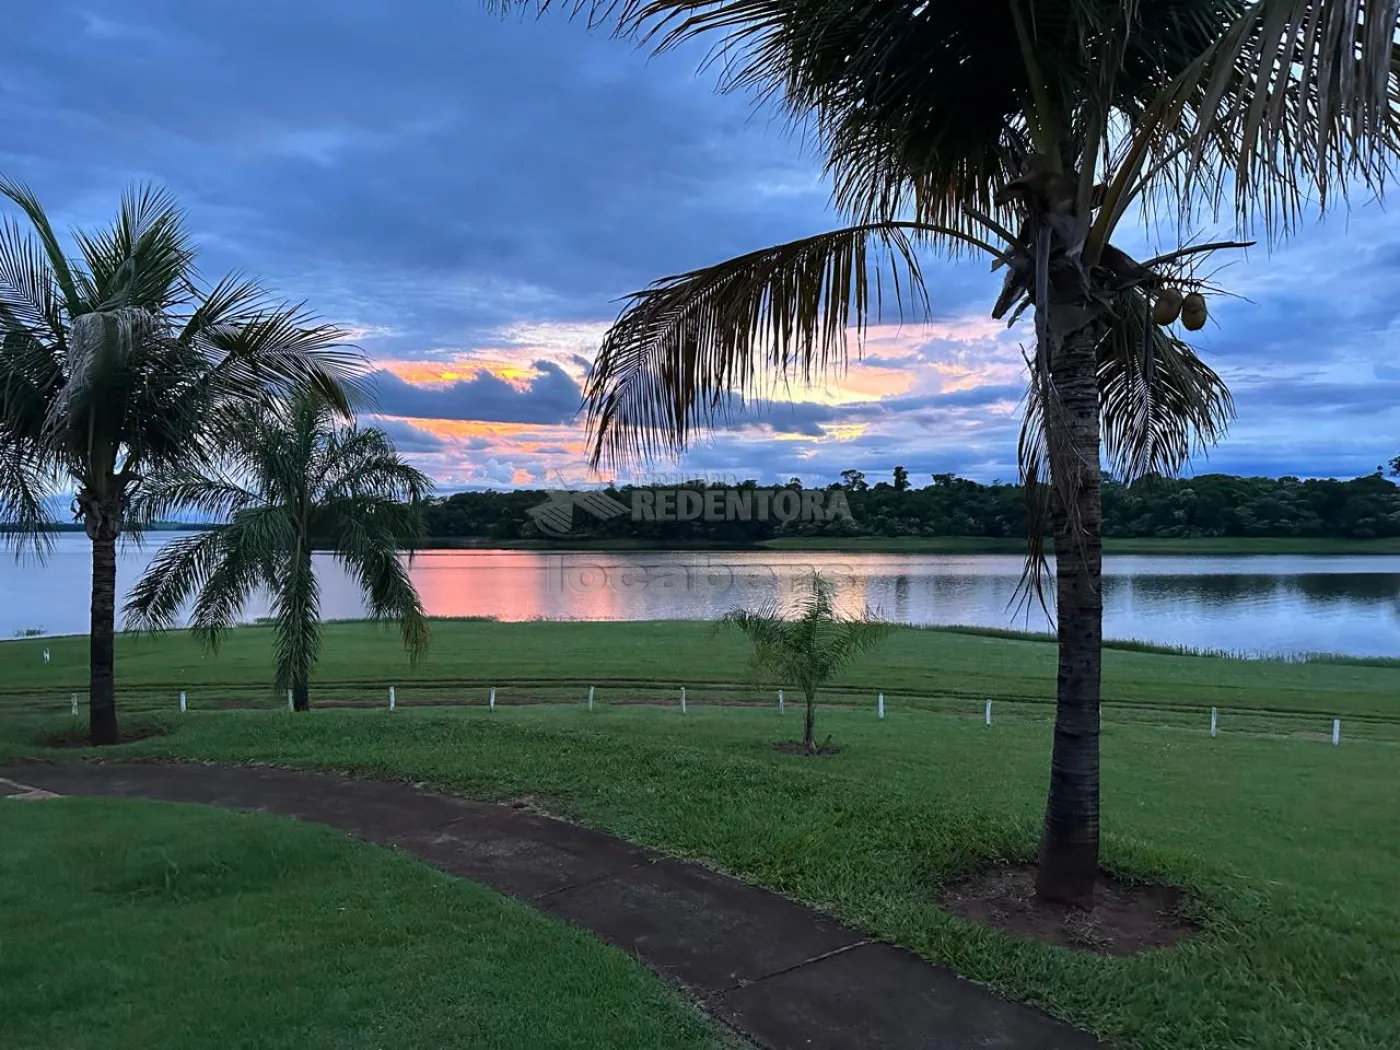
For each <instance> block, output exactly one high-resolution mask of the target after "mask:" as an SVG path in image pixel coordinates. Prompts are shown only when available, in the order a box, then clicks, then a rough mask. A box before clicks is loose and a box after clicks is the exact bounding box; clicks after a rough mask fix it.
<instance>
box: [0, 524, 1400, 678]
mask: <svg viewBox="0 0 1400 1050" xmlns="http://www.w3.org/2000/svg"><path fill="white" fill-rule="evenodd" d="M161 542H163V539H155V540H153V541H151V542H148V543H147V545H146V546H145V548H134V547H127V548H125V549H124V550H123V551H122V552H121V555H120V561H119V566H118V573H119V578H118V586H119V589H120V590H121V591H122V592H123V593H124V592H125V591H126V590H127V589H128V588H130V587H131V586H132V584H134V583H135V581H136V579H137V578H138V576H139V575H140V573H141V571H142V570H143V569H144V567H145V565H146V564H147V563H148V562H149V561H150V559H151V557H152V556H153V554H154V553H155V551H156V549H158V547H159V545H160V543H161ZM0 557H3V558H4V559H5V560H4V561H3V562H0V638H8V637H11V636H13V635H14V634H15V633H16V632H19V631H24V630H26V629H34V628H42V629H43V630H44V631H45V632H46V633H49V634H76V633H84V632H86V630H87V615H88V614H87V609H88V594H89V571H90V560H89V559H90V554H89V547H88V544H87V541H86V539H85V538H84V537H82V536H81V535H64V536H63V537H62V538H61V539H60V540H59V542H58V545H57V549H56V551H55V552H54V553H53V555H52V556H51V557H50V558H49V560H48V562H47V564H45V565H43V566H37V565H33V564H30V563H20V564H16V563H15V562H14V561H13V560H11V559H10V558H9V557H8V556H6V555H0ZM1104 568H1105V574H1106V579H1105V583H1104V603H1105V610H1106V627H1105V630H1106V634H1107V635H1108V636H1109V637H1113V638H1139V639H1145V640H1149V641H1154V642H1165V643H1174V644H1180V645H1189V646H1196V647H1201V648H1214V649H1226V650H1232V651H1238V652H1246V653H1300V652H1339V653H1351V654H1356V655H1365V656H1393V657H1400V556H1383V555H1364V556H1356V557H1351V556H1336V555H1316V556H1292V555H1279V556H1274V555H1254V556H1247V557H1239V556H1175V555H1169V556H1146V555H1132V556H1127V555H1123V556H1110V557H1108V558H1106V559H1105V561H1104ZM809 569H819V570H821V571H822V572H824V573H826V574H828V575H829V576H831V577H832V578H833V580H834V581H835V582H836V583H837V585H838V587H839V588H840V592H839V593H840V598H841V602H842V604H844V605H845V606H846V607H847V608H849V609H854V608H856V607H859V606H860V605H862V604H863V605H867V606H869V607H871V608H872V609H875V610H877V611H878V612H879V613H880V614H881V615H883V616H885V617H888V618H890V619H893V620H898V621H900V622H903V623H920V624H940V623H942V624H947V623H961V624H977V625H981V626H989V627H1016V628H1020V629H1030V630H1045V629H1047V627H1048V626H1049V624H1048V621H1047V620H1046V618H1045V616H1044V614H1043V613H1041V612H1040V611H1039V609H1038V608H1036V609H1032V610H1031V611H1029V612H1027V611H1026V610H1025V608H1024V607H1022V609H1021V610H1020V611H1019V612H1018V611H1017V609H1016V594H1017V584H1018V581H1019V579H1020V572H1021V561H1020V558H1018V557H1015V556H1010V555H936V554H919V555H913V554H910V555H905V554H848V553H815V552H801V553H792V552H781V553H780V552H772V551H750V552H743V553H733V552H717V551H716V552H708V551H656V552H630V551H625V552H624V551H619V552H599V553H591V552H590V553H565V554H556V553H550V552H545V551H475V550H474V551H428V552H424V553H422V554H420V555H418V557H417V558H416V560H415V561H414V565H413V577H414V580H415V582H416V584H417V586H418V588H419V592H420V593H421V594H422V596H423V601H424V604H425V605H426V606H427V609H428V611H429V613H431V614H432V615H434V616H494V617H497V618H499V619H502V620H531V619H541V618H543V619H577V620H650V619H711V618H713V617H715V616H718V615H719V614H721V613H723V612H725V611H726V610H728V609H731V608H734V607H735V606H738V605H746V606H750V607H753V606H755V605H759V604H761V603H763V602H765V601H771V600H774V599H778V600H784V599H786V598H788V597H789V596H791V594H792V593H793V590H794V585H795V583H796V581H797V579H798V578H799V577H800V576H801V575H802V574H803V573H804V572H806V571H807V570H809ZM317 571H318V575H319V576H320V579H321V584H322V613H323V615H325V616H326V617H327V618H344V617H354V616H358V615H361V614H362V612H363V607H362V606H361V604H360V600H359V597H358V595H357V594H356V592H355V588H354V587H353V586H352V585H351V583H350V581H349V580H348V579H347V578H346V577H345V576H344V574H343V573H342V572H341V571H340V570H339V568H338V567H337V566H336V565H335V563H334V562H333V561H331V559H329V558H327V557H322V556H318V557H317ZM266 613H267V606H266V603H265V601H258V602H255V603H253V604H252V605H251V606H250V607H249V608H248V609H247V610H246V615H247V618H248V619H252V618H254V617H257V616H262V615H265V614H266Z"/></svg>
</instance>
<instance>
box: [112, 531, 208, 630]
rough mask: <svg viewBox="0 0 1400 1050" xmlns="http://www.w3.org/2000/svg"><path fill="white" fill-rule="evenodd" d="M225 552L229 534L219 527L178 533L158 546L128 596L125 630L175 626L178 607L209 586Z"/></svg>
mask: <svg viewBox="0 0 1400 1050" xmlns="http://www.w3.org/2000/svg"><path fill="white" fill-rule="evenodd" d="M227 552H228V537H226V536H225V535H224V532H223V530H221V529H212V530H210V531H208V532H201V533H196V534H194V535H192V536H180V537H177V538H176V539H173V540H171V541H170V542H169V543H167V544H165V546H163V547H161V549H160V551H159V552H158V553H157V554H156V556H155V557H154V558H153V559H152V560H151V563H150V565H149V566H148V567H147V569H146V571H145V573H143V574H142V576H141V579H140V580H138V581H137V583H136V586H135V587H133V588H132V589H131V594H130V595H129V596H128V597H127V600H126V605H125V606H124V609H123V612H124V614H125V617H126V625H127V629H128V630H132V631H150V632H154V631H164V630H168V629H169V628H171V627H174V626H175V625H176V619H177V617H178V616H179V614H180V610H181V609H183V608H184V607H185V605H186V604H187V603H188V602H189V601H190V599H191V598H193V597H194V596H195V595H196V594H198V593H200V592H201V591H202V590H203V589H204V588H205V587H206V586H207V585H208V581H209V579H210V577H211V576H213V574H214V573H215V571H216V570H217V569H218V568H219V567H220V564H221V562H223V561H224V560H225V559H226V558H227ZM229 626H232V623H231V622H230V623H229ZM217 633H218V632H217V630H215V631H214V635H215V636H216V640H217Z"/></svg>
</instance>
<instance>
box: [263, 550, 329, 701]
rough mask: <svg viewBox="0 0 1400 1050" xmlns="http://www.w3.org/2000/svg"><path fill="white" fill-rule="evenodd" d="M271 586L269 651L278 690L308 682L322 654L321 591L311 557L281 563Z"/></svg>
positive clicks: (294, 558) (286, 560)
mask: <svg viewBox="0 0 1400 1050" xmlns="http://www.w3.org/2000/svg"><path fill="white" fill-rule="evenodd" d="M281 570H282V571H281V575H280V576H279V577H278V578H277V579H275V580H269V581H268V582H269V583H272V584H273V587H272V621H273V627H272V652H273V657H274V660H275V666H276V672H277V674H276V685H277V688H278V689H290V688H292V687H293V686H296V685H299V684H301V683H304V682H306V681H308V680H309V679H310V677H311V669H312V668H313V667H314V666H315V665H316V659H317V657H318V656H319V655H320V651H321V588H320V585H319V584H318V583H317V582H316V573H315V570H314V569H313V568H312V566H311V558H310V556H309V553H308V556H307V557H305V558H299V557H292V558H287V559H285V560H283V561H282V562H281Z"/></svg>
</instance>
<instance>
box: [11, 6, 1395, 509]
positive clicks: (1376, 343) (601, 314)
mask: <svg viewBox="0 0 1400 1050" xmlns="http://www.w3.org/2000/svg"><path fill="white" fill-rule="evenodd" d="M701 57H703V53H702V52H699V51H696V50H689V51H684V52H682V53H679V54H674V55H668V56H664V57H662V58H649V57H648V56H647V55H645V54H643V53H641V52H638V51H636V50H635V49H634V48H633V47H632V46H631V45H630V44H628V43H625V42H621V41H616V40H612V39H610V38H608V37H607V36H606V35H605V34H602V33H590V32H588V31H587V30H586V29H585V28H584V27H583V26H582V25H578V24H571V23H569V22H567V21H565V20H564V19H563V18H558V17H551V18H546V19H544V20H542V21H534V20H526V21H521V20H519V19H516V18H510V19H504V20H503V19H499V18H496V17H493V16H490V15H487V14H485V13H483V12H482V11H481V10H480V8H479V7H478V6H477V4H476V2H475V0H415V2H411V3H410V2H405V0H397V2H394V0H357V2H355V3H352V4H346V3H337V2H330V0H297V2H296V3H287V2H286V0H238V2H233V0H201V2H199V3H190V2H188V0H124V2H123V3H121V4H117V3H114V2H111V0H108V2H105V3H100V2H96V0H94V2H91V3H88V4H69V3H65V2H63V0H55V2H52V3H47V4H44V5H37V4H26V5H24V9H23V12H22V13H21V14H19V15H18V16H16V15H14V14H12V15H11V16H10V18H9V19H8V20H7V24H6V32H5V34H4V35H3V36H0V128H3V129H4V134H3V136H0V171H3V172H4V173H5V174H7V175H9V176H11V177H17V178H20V179H23V180H25V181H27V182H28V183H30V185H31V186H33V188H34V189H35V190H36V191H37V192H38V193H39V194H40V196H41V197H42V199H43V200H44V201H45V203H46V204H47V206H48V208H49V210H50V213H51V214H52V215H53V216H54V217H55V218H56V219H58V221H59V222H60V224H62V225H70V226H71V225H88V224H91V223H95V222H101V221H104V220H105V219H106V218H107V217H108V216H110V214H111V213H112V210H113V208H114V206H115V203H116V199H117V196H118V194H119V193H120V191H121V189H122V188H123V186H125V185H127V184H129V183H131V182H132V181H137V180H152V181H156V182H158V183H160V184H162V185H164V186H166V187H168V188H169V189H170V190H172V191H173V192H174V193H175V194H176V195H177V196H178V197H179V198H180V200H181V201H182V203H183V204H184V205H185V207H186V208H187V210H188V212H189V217H190V223H191V227H192V229H193V230H194V231H195V233H196V236H197V238H198V240H199V242H200V244H201V247H202V256H201V259H202V263H201V265H202V268H203V269H204V270H205V272H206V273H208V274H210V275H213V274H217V273H219V272H222V271H224V270H228V269H242V270H246V271H249V272H251V273H253V274H256V275H258V276H260V277H262V278H264V279H265V280H266V281H267V283H268V284H269V285H270V286H272V287H273V288H275V289H276V290H277V291H279V292H280V293H282V294H284V295H286V296H288V297H290V298H296V299H303V298H304V299H306V300H307V301H308V303H309V304H310V305H311V306H312V307H313V308H314V309H316V310H317V311H318V312H319V313H321V314H322V315H324V316H325V317H327V318H328V319H331V320H334V321H337V322H340V323H342V324H345V325H346V326H348V327H350V328H351V329H353V330H354V332H355V334H356V337H357V341H358V342H359V343H360V344H361V345H362V346H363V347H364V348H365V349H366V350H367V351H368V352H369V353H370V354H371V355H372V356H373V358H374V360H375V362H376V366H377V369H378V371H379V376H378V389H379V400H378V413H377V415H376V420H377V421H378V422H380V423H381V425H383V426H385V427H386V428H387V429H388V430H389V431H390V432H391V433H392V434H393V436H394V437H395V439H396V440H397V441H398V442H399V444H400V446H401V448H402V449H403V450H404V451H405V453H406V454H407V455H409V456H410V457H412V458H413V459H415V461H417V462H418V463H419V464H420V465H422V466H424V467H425V468H426V469H428V470H429V471H430V473H432V474H433V476H434V477H435V478H436V479H437V480H438V482H439V484H440V486H441V487H442V488H444V489H450V488H460V487H481V486H488V485H490V486H495V487H504V486H509V485H533V484H540V483H544V482H550V483H554V482H556V481H557V480H558V478H560V477H562V478H564V479H566V480H568V481H570V482H573V481H582V480H583V479H584V478H585V474H584V470H583V462H582V459H583V457H582V450H583V432H582V429H581V427H580V425H579V423H578V422H577V419H576V418H575V409H576V408H577V404H578V397H579V381H580V379H581V378H582V376H583V375H584V370H585V369H586V367H587V362H588V360H589V359H590V357H591V355H592V353H593V351H594V349H595V348H596V346H597V343H598V340H599V337H600V335H601V332H602V331H603V329H604V328H605V327H606V324H607V322H608V320H609V319H610V318H611V317H612V316H613V314H614V312H615V309H616V306H615V303H614V301H615V300H616V299H617V297H618V296H620V295H622V294H623V293H625V292H628V291H630V290H632V289H635V288H638V287H641V286H643V285H645V284H646V283H647V282H649V281H650V280H652V279H653V278H655V277H659V276H663V275H666V274H670V273H675V272H678V271H682V270H686V269H689V268H692V267H695V266H699V265H703V264H705V263H707V262H711V261H716V260H718V259H721V258H724V257H726V256H729V255H733V254H737V253H740V252H743V251H746V250H750V249H753V248H758V247H762V246H764V245H765V244H769V243H773V242H776V241H782V240H788V239H792V238H794V237H799V236H802V235H804V234H808V233H812V232H816V231H818V230H820V229H823V228H825V227H828V226H831V225H834V224H836V223H837V219H836V217H835V216H834V215H833V214H832V213H831V211H830V209H829V208H828V204H827V187H826V186H825V185H824V184H823V183H822V181H821V179H820V163H819V159H818V158H817V157H815V156H814V155H812V154H811V153H810V152H809V151H804V149H803V143H802V142H801V141H800V139H799V138H798V137H796V136H794V135H792V134H790V133H788V132H787V131H786V130H785V128H784V125H783V124H782V122H781V121H780V120H779V119H777V118H776V117H775V115H774V114H773V113H772V112H771V111H768V110H762V109H755V108H754V107H753V106H752V105H751V104H750V103H749V102H748V100H746V99H744V98H739V97H725V96H720V95H717V94H715V92H714V81H715V78H714V75H713V74H712V73H701V74H700V75H698V76H697V75H696V66H697V64H698V62H699V59H700V58H701ZM1394 207H1395V206H1392V211H1391V212H1387V211H1385V210H1384V209H1382V208H1381V207H1379V206H1378V205H1377V204H1375V203H1372V202H1364V201H1358V202H1354V204H1353V208H1352V209H1351V211H1350V212H1349V213H1348V212H1338V213H1335V214H1333V215H1331V216H1329V217H1328V219H1327V221H1326V222H1325V223H1324V224H1321V225H1312V226H1310V227H1309V228H1308V229H1306V230H1304V231H1302V232H1301V233H1300V234H1298V235H1297V236H1296V237H1295V238H1293V240H1291V241H1290V242H1289V243H1288V244H1287V245H1285V246H1283V247H1282V248H1280V249H1278V250H1275V251H1274V252H1272V253H1270V252H1267V251H1265V250H1263V249H1256V250H1254V251H1253V252H1251V253H1249V254H1248V255H1247V256H1244V257H1241V258H1239V259H1238V260H1237V261H1235V262H1234V264H1233V265H1231V266H1230V267H1229V268H1228V269H1227V270H1225V271H1224V272H1223V273H1222V274H1221V275H1220V280H1221V281H1222V282H1223V283H1226V284H1228V285H1229V286H1230V287H1231V288H1232V290H1233V291H1235V292H1237V293H1239V294H1240V295H1241V296H1244V297H1247V298H1244V299H1240V300H1236V301H1223V302H1220V303H1217V304H1216V307H1215V311H1214V312H1215V318H1214V321H1213V322H1212V324H1211V325H1210V327H1208V328H1207V330H1206V331H1205V332H1204V333H1202V338H1201V339H1200V341H1199V345H1200V347H1201V349H1202V351H1203V352H1204V353H1205V355H1206V356H1207V359H1208V360H1209V361H1210V362H1211V363H1212V364H1213V365H1214V366H1215V367H1216V368H1217V369H1219V370H1220V371H1221V372H1222V373H1223V374H1224V375H1225V376H1226V377H1227V379H1229V380H1230V382H1231V385H1232V388H1233V389H1234V391H1235V395H1236V399H1237V404H1238V409H1239V419H1238V421H1237V422H1236V424H1235V425H1234V427H1233V429H1232V432H1231V435H1230V437H1229V438H1228V439H1227V440H1226V441H1225V442H1223V443H1222V444H1221V445H1220V446H1218V447H1217V448H1216V449H1215V450H1214V451H1213V452H1212V454H1211V455H1210V458H1209V459H1208V460H1201V461H1198V462H1197V464H1196V469H1197V470H1201V471H1204V470H1224V471H1230V472H1237V473H1263V474H1280V473H1291V474H1299V475H1303V476H1315V475H1316V476H1352V475H1355V474H1359V473H1365V472H1368V471H1370V470H1372V469H1374V468H1375V466H1376V465H1377V464H1379V463H1381V462H1382V461H1383V460H1386V459H1389V458H1390V457H1391V456H1394V455H1396V454H1400V320H1397V313H1396V311H1395V309H1394V305H1395V304H1394V300H1395V298H1396V293H1395V288H1396V287H1400V279H1397V278H1398V277H1400V218H1397V216H1396V215H1395V214H1393V211H1394ZM1228 232H1230V231H1229V229H1228V227H1227V226H1222V227H1213V228H1212V227H1206V228H1203V229H1202V230H1201V231H1200V233H1201V234H1202V235H1204V236H1207V237H1209V236H1212V235H1215V234H1222V233H1228ZM1156 244H1157V242H1155V241H1153V242H1152V244H1151V246H1156ZM1162 247H1163V249H1164V250H1165V248H1169V247H1172V245H1162ZM927 276H928V277H929V284H930V289H931V292H932V296H933V300H934V304H935V308H936V311H937V317H936V318H935V321H934V323H933V324H932V325H930V326H928V327H927V328H916V327H905V328H900V327H898V326H896V325H894V324H890V325H888V326H884V327H881V328H879V329H877V330H876V331H875V333H874V335H873V338H872V340H871V344H870V348H869V350H870V352H869V354H868V355H867V357H866V359H865V360H864V361H863V362H862V363H861V364H859V365H857V366H856V367H854V368H853V369H852V370H851V372H850V373H849V374H848V375H847V376H846V377H845V378H844V379H843V380H842V381H840V382H833V383H831V384H828V385H827V386H826V387H824V388H823V389H820V390H815V391H796V392H795V394H796V396H797V399H798V400H797V401H796V403H795V404H791V405H789V404H787V403H780V404H774V405H772V406H770V407H768V408H767V409H766V410H764V411H762V412H760V413H756V414H754V415H749V416H745V417H742V418H740V419H737V420H736V421H735V422H734V424H733V425H732V426H730V427H728V428H726V429H725V430H724V431H722V432H721V433H719V434H717V435H716V436H715V437H714V439H713V440H712V441H707V442H705V443H703V444H701V445H700V446H698V447H697V448H696V449H695V450H693V451H692V452H691V453H690V454H689V455H688V456H687V457H686V459H685V461H684V464H683V468H684V469H685V470H688V471H693V472H696V473H698V472H709V473H712V474H717V475H726V474H733V475H736V476H739V477H757V478H760V479H763V480H772V479H774V478H782V479H786V478H787V477H790V476H792V475H800V476H802V477H804V478H807V479H810V480H829V479H831V478H833V477H835V476H836V475H837V474H838V473H839V472H840V471H841V470H842V469H845V468H846V467H856V468H859V469H862V470H865V471H866V472H867V473H869V474H871V475H884V474H888V472H889V471H890V470H891V469H892V468H893V467H894V465H895V464H902V465H904V466H906V467H907V468H908V469H909V470H910V472H911V473H912V474H913V475H915V477H916V479H917V478H918V477H920V476H923V477H925V478H926V477H927V476H928V475H929V474H931V473H934V472H946V471H953V472H958V473H962V474H964V475H967V476H971V477H976V478H980V479H983V480H990V479H991V478H994V477H1001V478H1004V479H1011V478H1013V477H1014V476H1015V460H1014V456H1015V431H1016V415H1017V409H1018V406H1017V400H1018V398H1019V395H1020V389H1021V375H1020V356H1019V350H1018V343H1019V342H1020V341H1021V340H1023V339H1025V338H1028V336H1029V333H1028V332H1026V331H1022V330H1019V329H1016V330H1012V331H1011V332H1009V333H1008V332H1006V331H1005V330H1004V329H1002V328H1001V326H1000V325H999V324H996V323H994V322H992V321H991V320H990V319H989V318H988V317H987V310H988V309H989V306H990V303H991V301H992V299H993V298H994V297H995V294H996V290H997V282H996V281H995V279H994V278H992V277H990V276H989V275H988V274H987V272H986V267H985V266H983V265H980V264H973V263H961V264H953V263H945V262H933V263H931V264H930V266H929V267H928V270H927ZM657 469H659V470H666V471H670V470H673V469H675V468H674V467H673V466H672V465H669V464H660V465H658V467H657Z"/></svg>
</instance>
